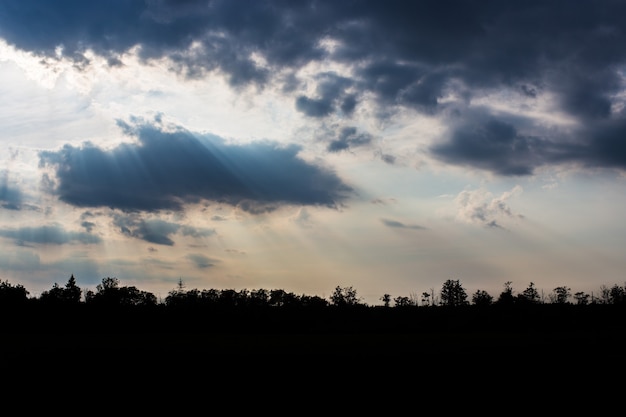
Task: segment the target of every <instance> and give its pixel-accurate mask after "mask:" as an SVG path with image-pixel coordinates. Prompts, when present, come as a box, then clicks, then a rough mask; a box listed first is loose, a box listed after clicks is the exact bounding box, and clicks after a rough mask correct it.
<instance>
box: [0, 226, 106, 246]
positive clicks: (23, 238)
mask: <svg viewBox="0 0 626 417" xmlns="http://www.w3.org/2000/svg"><path fill="white" fill-rule="evenodd" d="M0 236H2V237H6V238H10V239H14V240H15V242H16V243H17V244H18V245H20V246H24V245H28V244H42V245H63V244H68V243H83V244H96V243H100V242H101V239H100V237H98V236H96V235H92V234H90V233H85V232H72V231H67V230H65V228H63V227H62V226H61V225H58V224H52V225H47V226H37V227H20V228H3V229H0Z"/></svg>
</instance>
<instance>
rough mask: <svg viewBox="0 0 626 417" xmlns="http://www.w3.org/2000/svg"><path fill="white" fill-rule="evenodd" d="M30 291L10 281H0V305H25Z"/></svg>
mask: <svg viewBox="0 0 626 417" xmlns="http://www.w3.org/2000/svg"><path fill="white" fill-rule="evenodd" d="M28 294H29V292H28V291H27V290H26V288H25V287H24V286H23V285H21V284H17V285H12V284H11V283H10V282H9V281H0V306H17V305H24V304H26V302H27V301H28Z"/></svg>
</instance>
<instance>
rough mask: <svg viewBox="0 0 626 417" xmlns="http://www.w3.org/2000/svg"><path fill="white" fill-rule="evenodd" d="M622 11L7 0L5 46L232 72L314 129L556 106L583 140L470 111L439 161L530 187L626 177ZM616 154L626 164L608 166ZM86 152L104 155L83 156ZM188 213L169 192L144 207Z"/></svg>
mask: <svg viewBox="0 0 626 417" xmlns="http://www.w3.org/2000/svg"><path fill="white" fill-rule="evenodd" d="M625 14H626V3H624V2H619V1H612V0H580V1H577V2H576V7H571V5H570V4H568V3H567V2H541V4H540V5H537V4H536V3H535V2H502V1H482V2H467V1H465V0H440V1H420V2H410V3H407V2H406V1H400V0H389V1H385V2H384V4H382V3H381V2H379V1H367V0H366V1H359V2H337V1H334V0H318V1H315V2H279V3H277V2H273V1H264V0H248V1H239V2H236V3H233V2H232V1H227V0H213V1H205V0H202V1H201V0H187V1H185V2H176V1H172V0H156V1H149V2H139V1H137V2H131V1H124V0H112V1H110V2H106V4H103V3H94V2H84V1H78V0H59V1H55V2H49V1H47V0H5V1H3V2H1V3H0V37H2V38H4V39H5V40H6V41H7V42H8V43H10V44H12V45H15V46H16V47H17V48H20V49H24V50H28V51H32V52H34V53H36V54H39V55H41V56H43V57H45V58H46V59H47V60H55V59H67V60H71V61H73V62H74V63H75V64H76V65H77V66H78V68H82V67H86V66H88V65H90V63H89V59H88V56H89V54H88V53H87V51H91V52H93V53H95V54H98V55H101V56H103V57H105V58H107V59H108V60H109V62H111V64H112V65H120V64H121V63H123V61H124V55H125V54H131V53H136V54H138V55H139V57H140V58H141V59H142V60H143V62H146V63H149V62H150V60H152V59H165V60H167V62H168V63H169V67H171V68H172V69H174V70H175V71H178V72H179V73H181V74H184V75H185V76H187V77H191V78H200V77H204V76H206V75H207V74H212V73H219V74H221V75H224V76H225V77H226V79H227V81H228V82H229V83H230V84H231V85H232V86H233V87H235V88H240V87H242V86H252V85H253V86H258V87H261V88H264V87H267V86H270V85H272V86H273V84H272V83H276V84H277V85H279V86H280V85H281V84H282V86H283V87H284V88H283V89H282V91H283V93H286V94H287V93H288V94H292V95H293V100H294V103H295V107H296V109H297V110H298V111H300V112H302V113H303V114H305V115H307V116H309V117H313V118H316V119H322V118H326V117H333V116H336V115H339V116H341V117H350V116H351V115H353V114H354V113H355V112H356V111H357V110H358V109H359V106H361V105H362V104H363V103H365V102H366V101H371V102H372V103H373V104H374V105H375V106H378V108H379V110H380V111H379V112H378V113H376V112H374V113H372V114H378V115H383V114H393V113H394V112H395V111H397V110H402V109H407V108H408V109H412V110H415V111H417V112H420V113H424V114H427V115H430V116H435V117H443V118H445V117H446V115H447V114H448V113H447V112H448V111H450V110H451V109H453V108H454V107H455V106H456V105H458V104H459V103H464V104H463V105H468V106H470V107H474V105H473V104H472V103H473V100H474V99H476V98H480V97H481V96H483V95H484V94H486V93H488V92H491V91H507V94H508V95H509V97H510V98H511V99H518V98H523V99H526V100H535V101H540V100H549V101H550V102H551V103H552V107H553V108H552V109H550V111H552V112H554V113H559V114H563V115H564V116H565V117H569V118H572V119H575V120H577V121H578V123H579V124H580V128H579V130H578V131H575V132H573V133H574V136H573V137H571V138H568V137H566V136H567V134H568V133H565V132H564V133H562V134H561V135H560V137H557V138H553V137H552V136H551V135H550V134H549V133H548V132H533V133H528V132H526V130H525V129H524V128H523V127H524V126H522V125H520V124H516V123H511V122H510V121H507V120H500V119H498V117H494V119H495V120H493V121H489V122H484V123H482V122H481V125H480V126H471V124H472V119H471V114H470V115H468V117H470V118H467V119H466V123H465V125H463V126H456V128H454V129H453V131H452V132H451V134H450V135H449V137H447V138H446V140H445V141H444V142H443V143H440V144H436V145H435V147H434V148H433V150H432V151H433V155H434V156H435V157H437V158H439V159H440V160H442V161H444V162H447V163H452V164H462V165H469V166H473V167H476V168H480V169H485V170H489V171H491V172H494V173H496V174H499V175H530V174H532V173H533V171H534V169H536V168H537V167H539V166H542V165H547V164H561V163H570V162H575V163H580V164H582V165H598V166H604V165H605V164H607V165H608V166H611V167H618V168H619V169H624V167H625V164H624V161H625V160H626V152H625V151H624V150H623V149H622V147H621V146H620V145H619V143H618V142H617V141H615V140H614V138H616V137H618V135H619V134H621V133H623V126H624V124H625V123H626V122H625V120H626V115H625V114H624V113H623V111H621V110H620V108H623V106H624V96H623V92H624V88H625V81H624V77H623V68H624V64H626V49H625V48H623V45H624V44H625V43H626V21H625V20H624V19H623V18H622V16H624V15H625ZM35 28H36V29H35ZM60 51H62V52H61V53H60ZM368 109H369V107H368ZM462 117H465V116H462ZM447 121H448V120H444V122H447ZM507 125H508V126H507ZM606 125H611V126H608V127H607V126H606ZM587 126H590V127H587ZM143 133H144V134H148V133H147V131H146V130H144V132H143ZM179 135H180V133H179ZM353 145H358V142H353V143H350V141H349V140H347V139H342V138H341V137H340V138H338V139H337V140H334V141H333V142H331V144H330V145H329V147H328V150H329V151H331V152H336V151H340V150H343V149H348V147H351V146H353ZM144 146H146V144H145V143H144ZM229 150H234V149H233V148H229ZM613 150H617V151H619V153H618V154H617V155H609V154H608V152H607V151H613ZM71 151H76V149H72V148H68V149H66V152H67V153H69V152H71ZM131 151H133V150H132V149H128V152H131ZM89 152H91V153H92V154H93V155H94V156H97V155H96V153H97V152H96V151H95V150H93V149H88V148H87V147H85V148H83V149H82V150H81V153H82V154H84V155H86V154H87V153H89ZM117 152H119V153H122V152H124V151H123V150H122V149H118V150H117ZM284 152H288V151H284ZM585 155H591V157H586V156H585ZM68 156H69V155H68ZM491 158H494V159H493V160H492V159H491ZM385 161H386V162H389V163H393V161H392V160H391V157H387V158H386V159H385ZM217 194H219V193H217ZM109 196H110V194H109ZM153 197H154V196H153ZM176 197H181V196H176ZM182 198H183V200H184V199H185V198H186V197H185V196H182ZM122 200H126V198H122V197H121V196H120V200H119V201H117V202H116V204H121V205H123V204H122ZM252 200H256V199H255V198H253V199H252ZM270 202H275V200H273V199H270ZM137 203H139V201H137ZM180 204H181V202H180V201H175V199H173V198H172V195H171V193H170V194H168V195H167V196H166V197H165V198H164V199H163V200H161V201H158V202H157V201H154V200H153V198H147V199H146V201H143V202H142V203H141V204H139V205H140V206H142V207H144V208H146V209H148V208H150V207H159V206H164V207H176V206H180ZM142 209H143V208H142Z"/></svg>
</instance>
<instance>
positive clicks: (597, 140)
mask: <svg viewBox="0 0 626 417" xmlns="http://www.w3.org/2000/svg"><path fill="white" fill-rule="evenodd" d="M519 124H520V125H524V122H519ZM624 138H626V117H623V116H622V117H617V118H614V119H611V120H609V119H606V120H595V121H589V122H588V123H587V124H586V125H584V126H583V127H580V128H577V129H574V130H573V131H572V132H570V133H569V134H568V135H567V137H566V138H565V137H563V135H557V136H556V137H554V138H548V137H539V136H533V135H524V134H521V133H520V132H519V131H518V130H517V128H516V127H515V125H514V122H508V121H501V120H497V119H495V118H491V119H487V120H483V121H477V122H476V123H463V124H461V125H458V126H455V127H454V128H453V129H452V132H451V135H450V137H449V138H448V140H447V141H443V142H441V143H437V144H435V145H432V146H431V147H430V152H431V153H432V155H433V156H434V157H436V158H438V159H440V160H442V161H445V162H448V163H451V164H455V165H464V166H470V167H474V168H480V169H483V170H487V171H491V172H493V173H496V174H499V175H504V176H516V175H531V174H533V172H534V171H535V169H536V168H539V167H541V166H544V165H548V164H562V163H568V164H578V165H580V166H584V167H589V168H616V169H620V170H626V141H624Z"/></svg>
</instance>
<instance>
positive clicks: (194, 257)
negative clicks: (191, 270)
mask: <svg viewBox="0 0 626 417" xmlns="http://www.w3.org/2000/svg"><path fill="white" fill-rule="evenodd" d="M187 259H189V260H190V261H191V262H193V264H194V265H195V266H196V268H198V269H205V268H210V267H212V266H215V262H217V261H215V260H214V259H211V258H209V257H207V256H204V255H201V254H198V253H190V254H189V255H187Z"/></svg>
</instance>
